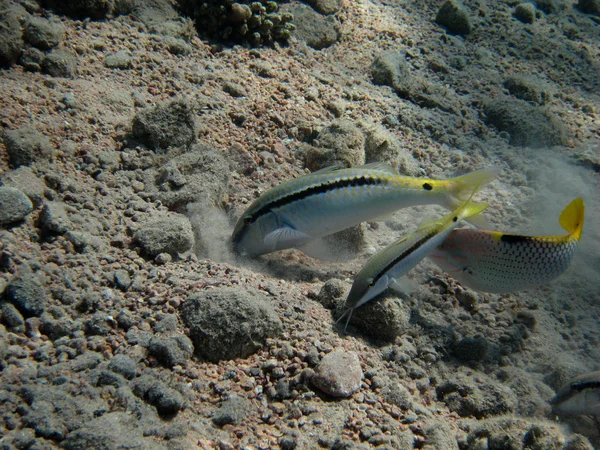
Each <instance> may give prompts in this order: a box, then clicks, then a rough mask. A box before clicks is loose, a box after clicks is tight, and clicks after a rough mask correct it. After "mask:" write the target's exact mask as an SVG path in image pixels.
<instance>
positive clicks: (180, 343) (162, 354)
mask: <svg viewBox="0 0 600 450" xmlns="http://www.w3.org/2000/svg"><path fill="white" fill-rule="evenodd" d="M148 351H149V353H150V354H151V355H152V356H154V357H155V358H156V359H157V360H158V361H159V362H160V363H162V364H163V365H165V366H166V367H169V368H171V367H173V366H176V365H181V366H184V365H185V364H187V361H188V360H189V359H190V358H191V357H192V354H193V352H194V346H193V344H192V341H190V339H189V338H188V337H187V336H184V335H182V334H173V335H171V336H154V337H152V339H151V340H150V345H149V346H148Z"/></svg>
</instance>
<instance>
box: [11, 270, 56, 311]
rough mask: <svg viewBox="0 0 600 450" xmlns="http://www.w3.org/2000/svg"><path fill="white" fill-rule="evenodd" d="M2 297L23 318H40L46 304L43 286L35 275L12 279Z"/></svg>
mask: <svg viewBox="0 0 600 450" xmlns="http://www.w3.org/2000/svg"><path fill="white" fill-rule="evenodd" d="M4 295H5V298H6V299H7V300H8V301H9V302H10V303H12V304H13V305H15V306H16V307H17V309H18V310H19V311H20V312H21V314H23V316H24V317H32V316H36V317H39V316H41V315H42V314H43V313H44V310H45V308H46V303H47V302H48V297H47V295H46V290H45V289H44V286H43V285H42V283H41V282H40V281H39V280H38V278H37V277H36V276H35V275H33V274H29V273H28V274H23V275H20V276H18V277H16V278H14V279H13V280H12V281H11V282H10V283H9V284H8V286H7V287H6V290H5V293H4Z"/></svg>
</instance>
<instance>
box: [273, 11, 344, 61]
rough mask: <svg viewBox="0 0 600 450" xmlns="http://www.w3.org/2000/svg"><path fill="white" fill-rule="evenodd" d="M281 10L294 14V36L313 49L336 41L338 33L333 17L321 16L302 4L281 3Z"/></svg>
mask: <svg viewBox="0 0 600 450" xmlns="http://www.w3.org/2000/svg"><path fill="white" fill-rule="evenodd" d="M281 10H282V11H286V12H290V13H291V14H292V15H293V16H294V25H296V29H295V30H294V36H295V37H296V38H297V39H299V40H301V41H304V42H306V45H308V46H309V47H311V48H314V49H315V50H322V49H324V48H327V47H330V46H332V45H333V44H335V43H336V42H337V40H338V39H339V34H338V30H337V24H336V22H335V19H334V18H333V17H323V16H322V15H321V14H319V13H317V12H315V11H314V10H313V9H312V8H311V7H309V6H306V5H302V4H293V5H283V6H282V8H281Z"/></svg>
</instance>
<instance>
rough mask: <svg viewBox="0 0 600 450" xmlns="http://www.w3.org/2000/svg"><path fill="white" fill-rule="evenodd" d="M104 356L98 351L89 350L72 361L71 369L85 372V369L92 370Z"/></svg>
mask: <svg viewBox="0 0 600 450" xmlns="http://www.w3.org/2000/svg"><path fill="white" fill-rule="evenodd" d="M103 360H104V358H103V357H102V355H101V354H100V353H98V352H90V351H87V352H85V353H83V354H81V355H79V356H77V357H75V359H74V360H72V361H71V362H70V365H71V369H72V370H73V371H74V372H83V371H84V370H90V369H94V368H96V367H97V366H98V365H99V364H100V363H101V362H102V361H103Z"/></svg>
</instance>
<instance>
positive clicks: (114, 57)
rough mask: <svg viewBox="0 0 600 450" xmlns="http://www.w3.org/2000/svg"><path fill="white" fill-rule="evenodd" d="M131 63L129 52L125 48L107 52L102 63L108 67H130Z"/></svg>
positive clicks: (123, 68)
mask: <svg viewBox="0 0 600 450" xmlns="http://www.w3.org/2000/svg"><path fill="white" fill-rule="evenodd" d="M132 64H133V59H132V57H131V54H130V53H129V52H128V51H127V50H119V51H117V52H115V53H109V54H108V55H106V57H105V58H104V65H105V66H106V67H108V68H109V69H121V70H125V69H130V68H131V66H132Z"/></svg>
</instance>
